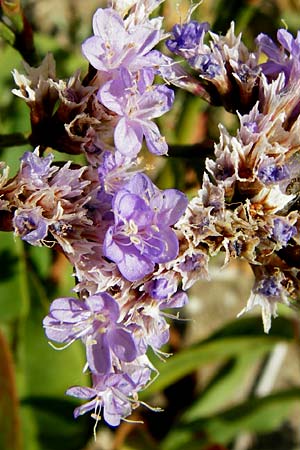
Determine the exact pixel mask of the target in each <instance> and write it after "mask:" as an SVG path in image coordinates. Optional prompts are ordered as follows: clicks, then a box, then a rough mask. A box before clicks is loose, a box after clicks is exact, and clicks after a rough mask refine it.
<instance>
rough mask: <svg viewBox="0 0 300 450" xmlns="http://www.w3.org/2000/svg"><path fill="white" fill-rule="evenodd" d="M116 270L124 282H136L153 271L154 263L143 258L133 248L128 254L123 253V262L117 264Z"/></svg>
mask: <svg viewBox="0 0 300 450" xmlns="http://www.w3.org/2000/svg"><path fill="white" fill-rule="evenodd" d="M118 268H119V270H120V272H121V274H122V275H123V276H124V277H125V278H126V280H129V281H137V280H141V279H142V278H144V276H146V275H148V274H149V273H151V272H152V271H153V269H154V262H152V261H150V260H149V259H148V258H143V257H142V256H141V255H140V253H139V252H138V251H137V250H136V249H135V248H130V251H128V253H124V257H123V260H122V261H120V262H119V263H118Z"/></svg>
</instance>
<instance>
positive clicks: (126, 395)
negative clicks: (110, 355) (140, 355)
mask: <svg viewBox="0 0 300 450" xmlns="http://www.w3.org/2000/svg"><path fill="white" fill-rule="evenodd" d="M135 389H136V386H135V384H134V382H133V381H132V380H131V378H130V377H129V376H128V375H126V374H122V373H109V374H107V375H104V376H101V375H98V374H96V375H93V387H92V388H89V387H81V386H74V387H71V388H69V389H68V390H67V391H66V394H67V395H71V396H73V397H77V398H80V399H84V400H90V401H89V402H87V403H85V404H83V405H82V406H79V407H78V408H76V409H75V410H74V417H75V418H77V417H78V416H80V415H82V414H85V413H86V412H88V411H91V410H94V414H93V417H94V419H96V420H97V421H98V420H99V419H100V418H101V416H100V414H101V411H103V418H104V420H105V422H107V423H108V424H109V425H111V426H113V427H116V426H118V425H119V424H120V421H121V419H122V418H123V417H127V416H129V415H130V414H131V411H132V401H131V398H130V397H131V396H132V394H133V392H134V391H135Z"/></svg>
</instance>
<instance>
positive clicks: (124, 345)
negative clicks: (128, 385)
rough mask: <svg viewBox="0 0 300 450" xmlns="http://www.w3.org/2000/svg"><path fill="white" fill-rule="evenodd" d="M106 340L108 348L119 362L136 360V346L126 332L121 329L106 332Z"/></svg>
mask: <svg viewBox="0 0 300 450" xmlns="http://www.w3.org/2000/svg"><path fill="white" fill-rule="evenodd" d="M107 339H108V341H109V345H110V348H111V349H112V351H113V352H114V354H115V355H116V356H117V357H118V358H119V359H120V360H121V361H126V362H130V361H133V360H134V359H135V358H136V356H137V349H136V345H135V342H134V339H133V337H132V336H131V334H130V333H128V331H126V330H124V329H122V328H115V329H113V330H111V331H109V332H108V335H107Z"/></svg>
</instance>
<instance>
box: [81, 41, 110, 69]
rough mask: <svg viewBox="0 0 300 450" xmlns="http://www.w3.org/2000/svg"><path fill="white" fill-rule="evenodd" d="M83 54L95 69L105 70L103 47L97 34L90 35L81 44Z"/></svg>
mask: <svg viewBox="0 0 300 450" xmlns="http://www.w3.org/2000/svg"><path fill="white" fill-rule="evenodd" d="M81 49H82V53H83V56H85V58H86V59H87V60H88V61H89V62H90V63H91V65H92V66H93V67H95V69H97V70H102V71H107V70H108V68H107V62H106V59H105V58H106V52H105V49H104V48H103V42H102V39H100V38H99V37H98V36H91V37H89V38H88V39H86V40H85V41H84V42H83V44H82V46H81Z"/></svg>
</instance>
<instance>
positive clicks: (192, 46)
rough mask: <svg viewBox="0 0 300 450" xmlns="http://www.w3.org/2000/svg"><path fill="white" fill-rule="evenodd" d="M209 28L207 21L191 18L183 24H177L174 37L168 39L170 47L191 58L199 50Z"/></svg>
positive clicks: (173, 32)
mask: <svg viewBox="0 0 300 450" xmlns="http://www.w3.org/2000/svg"><path fill="white" fill-rule="evenodd" d="M208 30H209V24H208V23H207V22H201V23H199V22H197V21H196V20H191V21H190V22H188V23H184V24H183V25H179V24H176V25H174V27H173V29H172V37H171V39H168V40H167V41H166V46H167V47H168V49H169V50H170V51H171V52H173V53H175V54H176V55H180V56H183V57H184V58H186V59H189V58H190V57H191V56H194V55H195V53H196V52H197V47H198V45H199V44H200V42H201V40H202V38H203V35H204V34H205V33H206V32H207V31H208Z"/></svg>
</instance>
